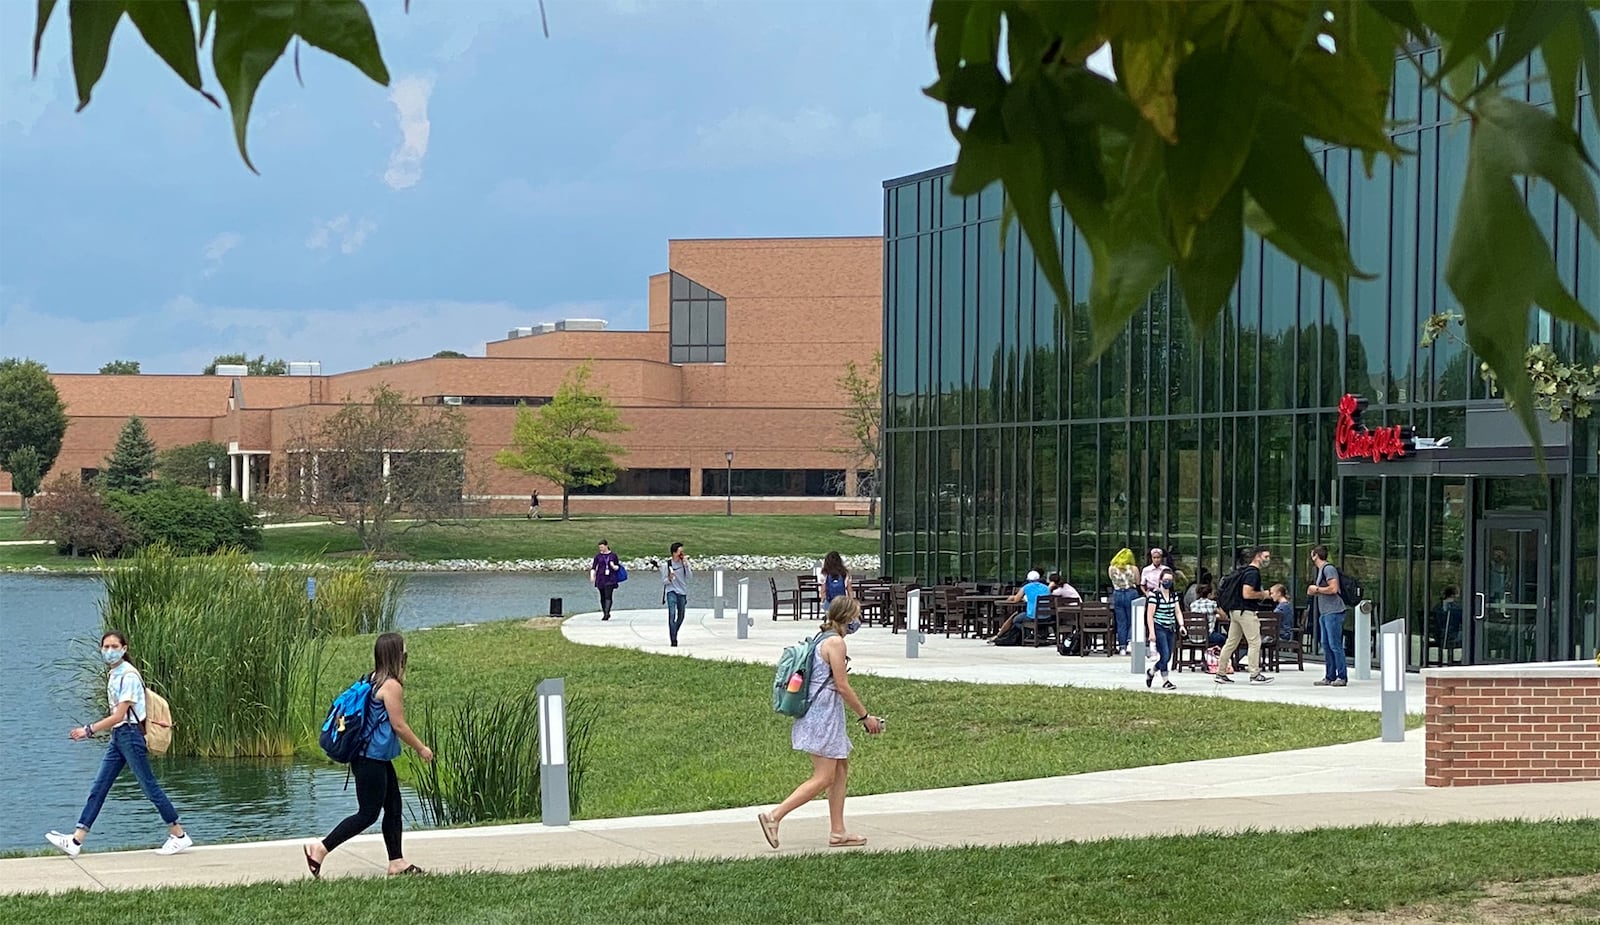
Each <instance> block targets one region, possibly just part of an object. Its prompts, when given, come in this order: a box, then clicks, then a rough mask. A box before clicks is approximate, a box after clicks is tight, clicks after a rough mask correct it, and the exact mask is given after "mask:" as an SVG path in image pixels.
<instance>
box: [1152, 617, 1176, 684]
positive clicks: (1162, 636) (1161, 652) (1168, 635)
mask: <svg viewBox="0 0 1600 925" xmlns="http://www.w3.org/2000/svg"><path fill="white" fill-rule="evenodd" d="M1177 647H1178V628H1177V627H1176V626H1162V625H1161V624H1159V623H1157V624H1156V654H1157V655H1158V656H1160V657H1159V658H1158V659H1157V660H1156V673H1157V674H1159V675H1161V676H1162V677H1163V678H1164V677H1166V676H1167V666H1169V665H1171V664H1172V650H1173V649H1176V648H1177Z"/></svg>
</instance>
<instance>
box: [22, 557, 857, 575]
mask: <svg viewBox="0 0 1600 925" xmlns="http://www.w3.org/2000/svg"><path fill="white" fill-rule="evenodd" d="M592 561H593V560H592V559H589V558H582V559H579V558H561V559H439V560H436V561H431V562H414V561H410V560H403V559H395V560H389V559H379V560H378V561H377V562H374V563H373V567H374V568H375V569H378V570H380V571H385V572H416V573H437V572H474V573H489V572H587V571H588V570H589V565H590V564H591V562H592ZM690 561H691V562H692V564H693V565H694V568H695V569H696V570H698V571H703V572H708V571H712V570H714V569H719V568H720V569H723V570H724V571H728V572H809V571H811V570H812V569H814V568H816V567H817V566H818V565H820V564H821V562H822V560H821V558H818V557H811V556H705V557H695V558H692V559H691V560H690ZM844 561H845V565H846V566H847V567H848V568H849V569H850V571H851V572H852V573H854V574H858V575H875V574H877V573H878V557H877V556H874V555H860V556H845V557H844ZM339 562H340V560H338V559H323V560H312V561H307V562H291V563H283V564H278V563H253V564H252V567H254V568H257V569H273V568H286V569H295V568H305V567H307V566H327V565H335V566H336V565H338V564H339ZM623 565H625V566H627V568H628V570H629V571H630V572H640V573H643V572H647V571H649V570H650V559H649V557H635V558H631V559H625V560H623ZM125 567H126V566H120V565H112V566H110V567H109V568H98V567H96V566H94V565H83V566H70V567H66V568H49V567H47V566H43V565H29V566H22V567H10V568H0V573H4V574H12V575H16V574H26V575H82V574H99V573H101V572H105V571H110V570H112V569H116V568H125Z"/></svg>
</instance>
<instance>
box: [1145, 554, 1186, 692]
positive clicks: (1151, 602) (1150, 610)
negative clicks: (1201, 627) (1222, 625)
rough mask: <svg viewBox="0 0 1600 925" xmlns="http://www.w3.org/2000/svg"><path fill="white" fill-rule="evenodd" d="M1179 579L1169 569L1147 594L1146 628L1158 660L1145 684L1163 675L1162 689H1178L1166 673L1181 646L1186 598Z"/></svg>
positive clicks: (1148, 674) (1147, 674)
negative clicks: (1181, 627)
mask: <svg viewBox="0 0 1600 925" xmlns="http://www.w3.org/2000/svg"><path fill="white" fill-rule="evenodd" d="M1176 585H1177V582H1176V580H1175V579H1174V577H1173V574H1172V570H1171V569H1166V570H1164V571H1163V572H1162V573H1161V577H1160V578H1159V579H1157V581H1156V589H1155V591H1153V592H1151V593H1150V595H1149V596H1148V597H1146V598H1145V620H1146V621H1147V623H1146V629H1147V630H1148V631H1149V633H1150V638H1151V639H1153V640H1155V644H1156V656H1157V659H1158V660H1157V661H1156V664H1155V667H1154V668H1148V669H1146V670H1145V673H1144V686H1145V687H1150V686H1152V685H1154V684H1155V679H1156V675H1157V674H1160V675H1161V689H1162V690H1166V691H1171V690H1177V689H1178V686H1177V685H1176V684H1173V683H1172V681H1171V680H1170V679H1168V677H1167V667H1168V666H1169V665H1171V664H1172V653H1173V651H1174V650H1175V649H1177V647H1178V627H1179V626H1180V625H1181V624H1182V623H1183V602H1182V601H1181V600H1179V598H1178V590H1177V587H1176Z"/></svg>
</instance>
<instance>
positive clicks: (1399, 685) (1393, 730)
mask: <svg viewBox="0 0 1600 925" xmlns="http://www.w3.org/2000/svg"><path fill="white" fill-rule="evenodd" d="M1381 632H1382V635H1381V636H1380V637H1379V638H1380V640H1381V644H1380V648H1379V650H1378V651H1379V653H1380V654H1381V655H1382V656H1383V664H1382V665H1381V666H1380V668H1379V670H1380V671H1382V672H1383V692H1382V693H1381V694H1380V695H1379V701H1380V703H1381V704H1382V716H1383V741H1385V742H1404V741H1405V740H1406V636H1405V633H1406V621H1404V620H1390V621H1389V622H1388V623H1385V624H1384V625H1383V629H1382V631H1381Z"/></svg>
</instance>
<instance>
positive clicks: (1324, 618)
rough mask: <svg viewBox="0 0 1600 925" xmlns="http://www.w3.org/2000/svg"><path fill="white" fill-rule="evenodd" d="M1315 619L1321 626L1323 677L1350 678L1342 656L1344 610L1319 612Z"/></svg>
mask: <svg viewBox="0 0 1600 925" xmlns="http://www.w3.org/2000/svg"><path fill="white" fill-rule="evenodd" d="M1317 620H1318V621H1319V622H1320V623H1321V626H1322V663H1323V665H1324V666H1325V668H1324V670H1323V673H1322V677H1323V679H1324V680H1327V681H1348V680H1350V672H1349V668H1348V666H1347V664H1346V661H1345V657H1344V611H1342V610H1341V611H1339V612H1338V613H1325V614H1319V615H1318V616H1317Z"/></svg>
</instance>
